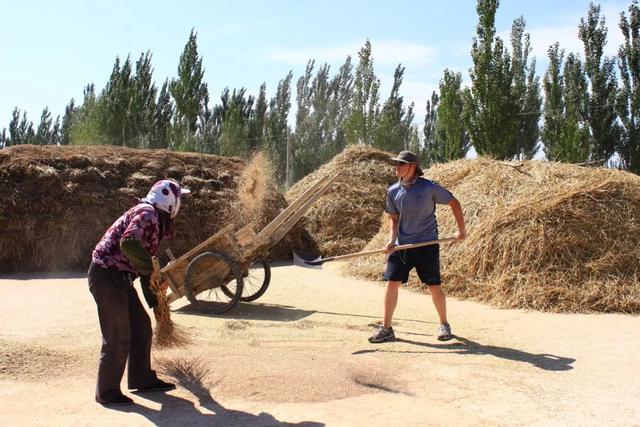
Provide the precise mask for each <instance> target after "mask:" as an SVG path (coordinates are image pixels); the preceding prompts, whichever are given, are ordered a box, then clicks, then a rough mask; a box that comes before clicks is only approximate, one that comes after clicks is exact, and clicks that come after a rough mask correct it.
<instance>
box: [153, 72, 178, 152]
mask: <svg viewBox="0 0 640 427" xmlns="http://www.w3.org/2000/svg"><path fill="white" fill-rule="evenodd" d="M172 118H173V102H172V101H171V94H170V93H169V81H168V80H165V81H164V83H163V84H162V88H161V89H160V93H159V94H158V102H157V103H156V109H155V112H154V114H153V132H152V137H151V141H150V143H149V148H164V149H167V148H169V145H170V135H171V120H172Z"/></svg>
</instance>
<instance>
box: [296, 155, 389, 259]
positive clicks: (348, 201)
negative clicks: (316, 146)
mask: <svg viewBox="0 0 640 427" xmlns="http://www.w3.org/2000/svg"><path fill="white" fill-rule="evenodd" d="M389 157H391V154H390V153H387V152H384V151H380V150H376V149H374V148H371V147H367V146H363V145H354V146H350V147H348V148H347V149H345V150H344V151H343V152H342V153H340V154H339V155H337V156H336V157H334V158H333V160H331V161H330V162H329V163H327V164H325V165H323V166H322V167H320V168H319V169H318V170H316V171H315V172H313V173H311V174H310V175H307V176H306V177H305V178H303V179H302V180H300V181H298V182H297V183H296V184H295V185H294V186H293V187H291V188H290V189H289V191H287V193H286V194H285V197H286V198H287V200H288V201H289V202H291V201H292V200H294V199H295V198H297V197H298V196H299V195H300V194H301V193H302V192H303V191H304V190H305V189H306V188H308V187H309V186H310V185H311V183H313V182H315V181H317V180H318V179H320V178H322V177H324V176H333V175H335V174H338V173H339V174H340V176H339V178H338V179H337V180H336V182H335V183H334V184H333V186H332V187H331V188H330V189H329V190H328V191H327V192H326V193H325V194H324V195H323V196H322V197H320V199H318V201H317V202H316V203H314V204H313V205H312V206H311V208H310V209H309V210H308V211H307V213H306V215H305V217H304V224H305V225H306V229H307V231H308V232H309V233H310V234H311V236H312V237H313V239H314V240H315V241H316V242H317V243H318V245H319V247H320V250H321V252H322V254H323V255H324V256H330V255H340V254H344V253H349V252H353V251H358V250H360V249H362V248H363V247H364V246H365V245H366V244H367V242H368V241H369V240H370V239H371V238H372V237H373V236H374V235H375V234H376V233H377V231H378V229H379V228H380V219H381V216H380V214H381V212H383V210H384V204H385V194H386V191H387V187H388V186H389V185H390V184H391V183H392V182H394V181H395V179H396V178H395V174H394V170H393V167H391V165H390V163H389V160H388V159H389Z"/></svg>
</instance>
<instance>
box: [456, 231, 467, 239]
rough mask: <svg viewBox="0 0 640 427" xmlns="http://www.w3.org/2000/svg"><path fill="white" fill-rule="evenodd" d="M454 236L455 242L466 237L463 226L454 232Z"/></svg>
mask: <svg viewBox="0 0 640 427" xmlns="http://www.w3.org/2000/svg"><path fill="white" fill-rule="evenodd" d="M455 238H456V242H461V241H463V240H464V239H466V238H467V229H466V228H463V229H461V230H458V231H457V232H456V234H455Z"/></svg>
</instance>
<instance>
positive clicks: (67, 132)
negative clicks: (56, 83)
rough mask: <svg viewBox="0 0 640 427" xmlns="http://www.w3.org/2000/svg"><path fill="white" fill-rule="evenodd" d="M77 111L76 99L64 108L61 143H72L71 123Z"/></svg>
mask: <svg viewBox="0 0 640 427" xmlns="http://www.w3.org/2000/svg"><path fill="white" fill-rule="evenodd" d="M75 112H76V107H75V101H74V99H73V98H71V101H69V103H68V104H67V106H66V107H65V108H64V116H62V125H61V126H60V145H69V144H70V143H71V124H72V123H73V120H74V114H75Z"/></svg>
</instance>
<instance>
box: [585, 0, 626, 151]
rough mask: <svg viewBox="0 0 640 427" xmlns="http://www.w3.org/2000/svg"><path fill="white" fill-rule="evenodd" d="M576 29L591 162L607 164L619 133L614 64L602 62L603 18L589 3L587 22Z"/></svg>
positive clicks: (604, 33) (598, 10)
mask: <svg viewBox="0 0 640 427" xmlns="http://www.w3.org/2000/svg"><path fill="white" fill-rule="evenodd" d="M578 28H579V31H578V36H579V38H580V40H582V42H583V44H584V56H585V68H584V69H585V72H586V74H587V77H588V79H589V83H590V86H591V92H590V94H589V97H588V98H587V106H586V107H587V110H586V113H587V116H586V117H587V122H588V123H589V129H590V131H591V141H592V149H591V159H592V160H596V161H605V162H606V161H608V160H609V158H610V157H611V156H612V155H613V153H614V151H615V148H616V145H617V141H618V138H619V134H620V129H619V127H618V124H617V122H616V112H615V101H616V96H617V79H616V75H615V70H614V66H615V61H614V60H613V59H611V58H607V57H604V58H603V50H604V46H605V44H606V42H607V27H606V25H605V19H604V16H603V17H600V6H596V5H594V4H593V3H591V4H590V5H589V11H588V14H587V18H586V20H585V19H584V18H583V19H581V20H580V25H579V26H578Z"/></svg>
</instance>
